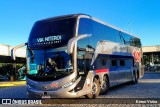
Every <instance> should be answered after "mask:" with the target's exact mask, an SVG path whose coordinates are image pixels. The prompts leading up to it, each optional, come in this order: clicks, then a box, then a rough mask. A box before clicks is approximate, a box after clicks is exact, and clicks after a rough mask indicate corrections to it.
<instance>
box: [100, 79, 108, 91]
mask: <svg viewBox="0 0 160 107" xmlns="http://www.w3.org/2000/svg"><path fill="white" fill-rule="evenodd" d="M108 90H109V79H108V77H107V76H104V77H103V83H102V85H101V94H106V93H107V92H108Z"/></svg>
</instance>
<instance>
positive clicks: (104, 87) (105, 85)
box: [102, 77, 107, 90]
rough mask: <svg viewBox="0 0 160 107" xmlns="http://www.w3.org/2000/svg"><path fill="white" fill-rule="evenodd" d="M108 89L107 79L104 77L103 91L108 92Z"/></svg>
mask: <svg viewBox="0 0 160 107" xmlns="http://www.w3.org/2000/svg"><path fill="white" fill-rule="evenodd" d="M106 89H107V81H106V78H105V77H104V79H103V85H102V90H106Z"/></svg>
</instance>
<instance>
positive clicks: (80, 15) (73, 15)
mask: <svg viewBox="0 0 160 107" xmlns="http://www.w3.org/2000/svg"><path fill="white" fill-rule="evenodd" d="M74 17H75V18H76V17H85V18H90V19H92V20H94V21H96V22H99V23H101V24H104V25H106V26H108V27H111V28H113V29H115V30H118V31H121V32H123V33H126V34H129V35H131V36H134V37H136V38H139V37H138V36H135V35H133V34H131V33H130V32H126V31H124V30H122V29H120V28H118V27H115V26H113V25H111V24H108V23H106V22H104V21H102V20H99V19H97V18H95V17H92V16H90V15H87V14H82V13H79V14H69V15H62V16H55V17H50V18H46V19H42V20H39V21H37V22H41V21H42V22H43V21H51V20H57V19H65V18H74Z"/></svg>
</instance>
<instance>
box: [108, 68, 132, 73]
mask: <svg viewBox="0 0 160 107" xmlns="http://www.w3.org/2000/svg"><path fill="white" fill-rule="evenodd" d="M130 69H131V67H127V68H126V67H125V68H110V69H109V71H110V72H112V71H121V70H130Z"/></svg>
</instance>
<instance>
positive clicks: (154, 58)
mask: <svg viewBox="0 0 160 107" xmlns="http://www.w3.org/2000/svg"><path fill="white" fill-rule="evenodd" d="M142 51H143V61H144V65H145V66H147V65H148V64H149V65H151V64H153V65H155V64H156V65H158V64H160V45H159V46H144V47H142Z"/></svg>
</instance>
